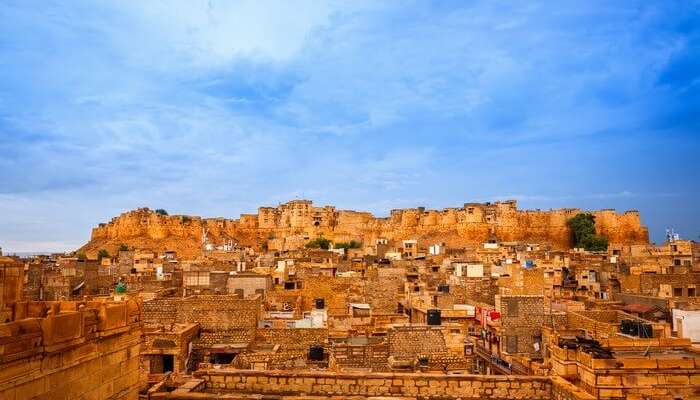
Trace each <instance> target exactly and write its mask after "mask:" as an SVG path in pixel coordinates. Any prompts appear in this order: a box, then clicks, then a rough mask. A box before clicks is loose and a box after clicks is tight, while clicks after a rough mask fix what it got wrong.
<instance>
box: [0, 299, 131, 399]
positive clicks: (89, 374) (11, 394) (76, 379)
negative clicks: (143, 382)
mask: <svg viewBox="0 0 700 400" xmlns="http://www.w3.org/2000/svg"><path fill="white" fill-rule="evenodd" d="M15 316H18V317H20V318H19V319H17V320H16V321H13V322H9V323H5V324H1V325H0V398H2V399H5V398H7V399H33V398H42V399H78V398H85V399H87V398H95V399H133V400H135V399H137V398H138V380H139V352H140V342H141V320H140V304H139V302H138V301H136V300H129V302H111V301H104V302H91V301H90V302H28V303H27V302H21V303H17V304H16V306H15Z"/></svg>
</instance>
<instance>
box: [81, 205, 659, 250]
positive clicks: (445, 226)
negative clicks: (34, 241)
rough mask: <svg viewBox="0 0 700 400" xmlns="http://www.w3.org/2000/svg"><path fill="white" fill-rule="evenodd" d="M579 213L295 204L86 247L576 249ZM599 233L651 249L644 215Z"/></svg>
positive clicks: (134, 215) (170, 223)
mask: <svg viewBox="0 0 700 400" xmlns="http://www.w3.org/2000/svg"><path fill="white" fill-rule="evenodd" d="M579 212H581V210H579V209H559V210H550V211H539V210H536V211H532V210H525V211H523V210H518V209H517V207H516V204H515V202H513V201H508V202H497V203H484V204H476V203H468V204H465V205H464V207H462V208H448V209H444V210H425V209H423V208H414V209H400V210H392V211H391V214H390V216H389V217H388V218H377V217H374V216H373V215H372V214H370V213H367V212H357V211H345V210H336V209H335V208H334V207H330V206H326V207H314V206H313V205H312V204H311V202H310V201H302V200H296V201H292V202H289V203H286V204H282V205H280V206H278V207H274V208H273V207H262V208H260V209H259V210H258V215H257V216H255V215H250V214H246V215H242V216H241V218H240V219H238V220H231V219H224V218H215V219H202V218H200V217H187V216H178V215H173V216H163V215H158V214H156V213H155V212H152V211H151V210H148V209H138V210H134V211H130V212H127V213H124V214H122V215H120V216H118V217H115V218H113V219H112V220H111V221H110V222H109V223H106V224H100V226H98V227H96V228H94V229H93V231H92V237H91V240H90V242H89V243H88V244H87V245H86V246H84V247H83V249H82V250H83V251H85V252H87V253H88V255H92V254H93V253H94V254H96V253H97V251H98V250H99V249H100V248H106V249H107V250H108V251H110V252H113V251H116V249H117V248H118V246H119V245H120V244H127V245H130V246H135V247H140V248H144V247H150V248H152V249H153V250H155V251H164V250H175V251H177V252H178V253H179V254H180V255H183V256H186V257H187V256H196V255H198V254H200V253H201V251H202V237H203V232H205V231H206V235H207V239H208V240H209V242H210V243H213V244H215V245H216V244H222V243H223V242H224V241H225V240H228V239H234V240H236V241H237V242H239V243H241V244H244V245H248V246H262V244H263V243H265V242H267V241H268V240H272V239H274V244H275V247H280V245H281V248H296V247H299V246H303V244H304V243H305V242H306V241H307V240H308V238H314V237H317V236H319V235H323V236H324V237H326V238H329V239H331V240H335V241H347V240H353V239H354V240H360V241H362V242H363V243H365V244H366V245H370V244H373V243H374V241H375V240H376V239H377V238H387V239H389V240H390V241H392V242H393V243H394V244H396V243H398V242H399V241H400V240H402V239H409V238H412V239H418V244H419V246H421V247H423V246H428V245H430V244H432V243H435V242H445V243H446V244H447V245H448V246H452V247H462V246H465V245H474V244H480V243H482V242H484V241H485V240H487V239H489V238H496V239H498V240H501V241H526V242H537V243H548V244H551V245H552V246H554V247H555V248H567V247H569V246H570V245H571V232H570V230H569V228H568V227H567V224H566V222H567V221H568V220H569V219H570V218H572V217H573V216H575V215H576V214H577V213H579ZM593 214H594V215H595V216H596V230H597V231H598V232H599V233H601V234H603V235H605V236H607V237H608V238H609V240H610V242H611V243H614V244H637V243H648V232H647V229H646V227H644V226H642V225H641V221H640V217H639V213H638V212H637V211H627V212H625V213H623V214H618V213H616V212H615V211H614V210H601V211H593ZM287 241H288V242H289V243H288V244H286V245H285V242H287Z"/></svg>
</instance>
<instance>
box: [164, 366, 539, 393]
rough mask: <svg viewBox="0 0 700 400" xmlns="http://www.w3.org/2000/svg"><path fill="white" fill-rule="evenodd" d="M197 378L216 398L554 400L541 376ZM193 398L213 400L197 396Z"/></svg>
mask: <svg viewBox="0 0 700 400" xmlns="http://www.w3.org/2000/svg"><path fill="white" fill-rule="evenodd" d="M195 376H196V377H197V378H200V379H203V380H204V381H205V386H206V389H205V391H206V392H208V393H211V394H218V393H227V392H233V391H234V390H235V391H236V392H239V391H240V392H248V393H265V394H267V395H290V394H297V395H298V394H302V393H303V394H304V395H305V396H411V397H418V398H440V399H458V398H459V399H464V400H468V399H533V400H537V399H550V398H552V396H551V392H552V390H551V389H552V384H551V381H550V380H549V378H545V377H535V376H493V375H492V376H480V375H444V374H410V373H349V372H347V373H334V372H320V371H299V372H292V371H251V370H207V371H198V372H195ZM164 398H166V397H165V396H164ZM185 398H187V397H185ZM192 398H193V399H194V398H208V397H196V395H193V397H192ZM211 398H214V396H212V397H211Z"/></svg>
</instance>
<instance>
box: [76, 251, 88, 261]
mask: <svg viewBox="0 0 700 400" xmlns="http://www.w3.org/2000/svg"><path fill="white" fill-rule="evenodd" d="M75 256H76V257H77V258H78V261H85V260H87V257H86V256H85V253H82V252H81V253H78V254H76V255H75Z"/></svg>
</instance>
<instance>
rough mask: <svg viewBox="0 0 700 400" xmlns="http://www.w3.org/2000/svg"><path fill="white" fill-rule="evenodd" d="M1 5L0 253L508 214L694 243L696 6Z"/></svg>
mask: <svg viewBox="0 0 700 400" xmlns="http://www.w3.org/2000/svg"><path fill="white" fill-rule="evenodd" d="M62 3H64V4H60V3H59V2H52V1H36V2H33V1H14V0H5V1H3V2H2V3H0V72H1V73H2V78H0V246H2V247H3V248H4V249H6V250H10V251H59V250H66V249H72V248H75V247H78V246H80V245H81V244H82V243H84V242H85V241H86V240H87V239H88V238H89V233H90V228H91V227H92V226H94V225H96V224H97V223H98V222H104V221H106V220H108V219H109V218H111V217H112V216H115V215H117V214H119V213H120V212H123V211H125V210H128V209H132V208H136V207H141V206H149V207H151V208H165V209H167V210H169V211H170V212H171V213H183V214H195V215H203V216H226V217H237V216H238V215H239V214H240V213H241V212H254V211H255V209H256V207H257V206H259V205H275V204H277V203H278V202H282V201H286V200H289V199H293V198H298V197H303V198H310V199H313V200H314V201H315V202H316V203H323V204H334V205H337V206H338V207H340V208H351V209H362V210H370V211H373V212H375V213H377V214H378V215H385V214H386V213H387V212H388V210H389V209H391V208H398V207H411V206H419V205H422V206H426V207H429V208H442V207H448V206H460V205H461V204H462V203H464V202H466V201H490V200H498V199H505V198H516V199H518V200H519V202H520V206H521V207H522V208H541V209H548V208H559V207H581V208H586V209H598V208H616V209H618V210H626V209H639V210H640V211H641V213H642V220H643V222H644V223H645V224H647V225H648V226H649V228H650V231H651V236H652V239H653V240H657V241H659V240H661V239H662V237H663V233H664V229H665V228H666V227H667V226H672V227H675V228H676V230H677V231H678V232H680V234H681V235H682V236H684V237H686V238H691V239H695V240H698V236H699V235H700V211H699V209H698V205H697V204H698V200H697V199H698V198H700V164H699V161H698V158H697V157H698V154H700V2H698V1H649V0H645V1H619V2H618V1H616V2H610V1H586V2H580V1H557V2H546V3H540V2H537V1H528V2H503V1H454V2H449V1H445V2H423V1H416V2H409V1H404V2H377V1H369V2H360V1H353V2H339V3H335V2H332V3H326V2H320V1H312V2H303V1H295V2H288V1H282V2H272V1H266V2H259V1H252V2H232V1H216V0H211V1H189V0H188V1H181V2H178V1H160V2H154V1H130V2H116V1H115V2H108V1H90V2H82V1H71V2H62Z"/></svg>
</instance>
